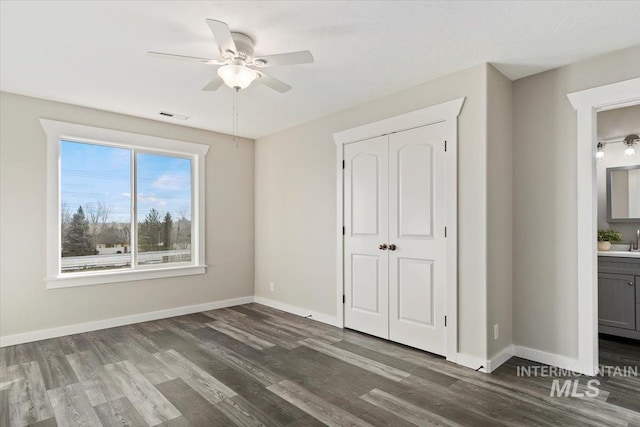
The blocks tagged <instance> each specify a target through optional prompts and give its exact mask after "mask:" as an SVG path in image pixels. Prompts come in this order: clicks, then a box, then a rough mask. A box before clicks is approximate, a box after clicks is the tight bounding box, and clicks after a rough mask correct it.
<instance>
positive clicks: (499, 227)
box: [487, 66, 513, 358]
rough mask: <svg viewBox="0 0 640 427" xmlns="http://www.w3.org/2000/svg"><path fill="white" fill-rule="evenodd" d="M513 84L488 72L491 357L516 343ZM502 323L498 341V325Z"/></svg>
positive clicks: (498, 75)
mask: <svg viewBox="0 0 640 427" xmlns="http://www.w3.org/2000/svg"><path fill="white" fill-rule="evenodd" d="M512 100H513V83H512V82H511V80H509V79H508V78H506V77H505V76H504V75H502V74H501V73H500V72H499V71H497V70H496V69H495V68H493V67H492V66H489V68H488V73H487V304H488V307H487V338H488V344H487V346H488V348H487V350H488V356H489V358H491V357H493V356H495V355H497V354H498V353H499V352H500V351H502V350H504V349H505V348H507V347H508V346H510V345H511V343H512V338H513V337H512V323H513V315H512V303H513V301H512V300H513V292H512V290H513V256H512V254H513V233H512V229H513V103H512ZM496 324H497V325H498V326H499V335H498V339H494V325H496Z"/></svg>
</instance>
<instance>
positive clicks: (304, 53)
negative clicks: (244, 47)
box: [253, 50, 313, 67]
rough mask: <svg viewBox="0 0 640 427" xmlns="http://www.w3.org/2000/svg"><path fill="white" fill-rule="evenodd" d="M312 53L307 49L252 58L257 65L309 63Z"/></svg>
mask: <svg viewBox="0 0 640 427" xmlns="http://www.w3.org/2000/svg"><path fill="white" fill-rule="evenodd" d="M312 62H313V55H312V54H311V52H309V51H308V50H301V51H298V52H288V53H279V54H276V55H267V56H259V57H257V58H254V59H253V65H256V66H258V67H276V66H279V65H294V64H311V63H312Z"/></svg>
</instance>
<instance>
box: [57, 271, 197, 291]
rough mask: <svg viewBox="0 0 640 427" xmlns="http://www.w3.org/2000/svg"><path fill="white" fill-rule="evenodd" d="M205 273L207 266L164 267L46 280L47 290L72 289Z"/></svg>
mask: <svg viewBox="0 0 640 427" xmlns="http://www.w3.org/2000/svg"><path fill="white" fill-rule="evenodd" d="M206 272H207V266H206V265H205V266H193V265H188V266H180V267H165V268H162V269H155V270H127V271H118V270H112V271H105V272H100V273H98V274H92V273H87V274H85V275H82V276H71V275H70V276H69V277H66V276H62V277H55V278H52V279H47V289H61V288H74V287H77V286H92V285H104V284H107V283H120V282H130V281H137V280H149V279H164V278H168V277H178V276H193V275H196V274H204V273H206Z"/></svg>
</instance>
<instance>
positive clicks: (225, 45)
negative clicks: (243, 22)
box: [207, 19, 238, 53]
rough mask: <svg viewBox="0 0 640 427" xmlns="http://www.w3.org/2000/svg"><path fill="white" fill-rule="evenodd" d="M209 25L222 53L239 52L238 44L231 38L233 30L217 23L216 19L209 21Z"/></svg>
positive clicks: (221, 23) (222, 23) (219, 22)
mask: <svg viewBox="0 0 640 427" xmlns="http://www.w3.org/2000/svg"><path fill="white" fill-rule="evenodd" d="M207 24H208V25H209V28H210V29H211V32H212V33H213V37H214V38H215V39H216V43H218V47H219V48H220V52H225V51H227V50H229V51H231V52H233V53H236V52H237V51H238V49H237V48H236V43H235V42H234V41H233V37H231V30H229V26H228V25H227V24H225V23H224V22H221V21H216V20H215V19H207Z"/></svg>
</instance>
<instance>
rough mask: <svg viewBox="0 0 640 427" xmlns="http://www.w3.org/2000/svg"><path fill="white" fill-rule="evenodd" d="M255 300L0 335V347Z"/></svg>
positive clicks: (206, 304)
mask: <svg viewBox="0 0 640 427" xmlns="http://www.w3.org/2000/svg"><path fill="white" fill-rule="evenodd" d="M253 300H254V298H253V297H252V296H249V297H241V298H233V299H227V300H222V301H213V302H209V303H205V304H197V305H188V306H184V307H176V308H169V309H166V310H158V311H151V312H148V313H141V314H132V315H130V316H123V317H116V318H113V319H104V320H95V321H93V322H86V323H77V324H75V325H68V326H60V327H57V328H51V329H42V330H39V331H32V332H24V333H21V334H15V335H7V336H4V337H0V347H7V346H10V345H16V344H23V343H27V342H33V341H40V340H45V339H49V338H56V337H62V336H65V335H73V334H80V333H83V332H90V331H97V330H100V329H107V328H115V327H118V326H124V325H131V324H133V323H140V322H148V321H151V320H158V319H166V318H168V317H174V316H182V315H185V314H192V313H200V312H201V311H208V310H215V309H218V308H225V307H233V306H235V305H241V304H249V303H252V302H253Z"/></svg>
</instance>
